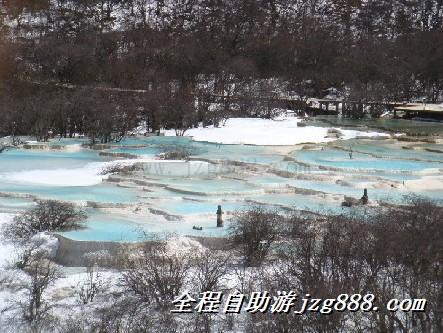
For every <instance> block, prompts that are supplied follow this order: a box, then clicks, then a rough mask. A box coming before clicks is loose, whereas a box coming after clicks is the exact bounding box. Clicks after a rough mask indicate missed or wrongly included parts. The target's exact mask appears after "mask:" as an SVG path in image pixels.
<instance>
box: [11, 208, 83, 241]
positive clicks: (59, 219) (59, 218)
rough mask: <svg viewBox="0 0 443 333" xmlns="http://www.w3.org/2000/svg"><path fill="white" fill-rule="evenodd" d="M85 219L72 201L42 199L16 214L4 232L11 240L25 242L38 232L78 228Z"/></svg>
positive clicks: (81, 211)
mask: <svg viewBox="0 0 443 333" xmlns="http://www.w3.org/2000/svg"><path fill="white" fill-rule="evenodd" d="M85 219H86V213H85V212H84V211H83V210H81V209H79V208H77V207H76V206H75V205H74V204H72V203H66V202H60V201H55V200H44V201H39V202H38V204H37V206H36V207H34V208H31V209H29V210H28V211H26V212H24V213H22V214H20V215H18V216H16V217H15V218H14V220H13V222H12V223H11V224H9V225H7V226H6V228H5V229H4V234H5V236H6V237H7V238H9V239H11V240H15V241H19V242H25V241H27V240H29V238H31V237H32V236H33V235H35V234H36V233H38V232H42V231H65V230H71V229H76V228H80V227H82V226H83V221H84V220H85Z"/></svg>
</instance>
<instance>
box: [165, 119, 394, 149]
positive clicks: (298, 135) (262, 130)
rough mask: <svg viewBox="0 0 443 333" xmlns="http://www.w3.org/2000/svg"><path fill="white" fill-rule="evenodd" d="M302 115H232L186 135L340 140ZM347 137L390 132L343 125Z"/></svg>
mask: <svg viewBox="0 0 443 333" xmlns="http://www.w3.org/2000/svg"><path fill="white" fill-rule="evenodd" d="M301 121H302V119H301V118H296V117H279V118H275V119H261V118H230V119H228V120H227V121H226V123H225V125H224V126H223V127H219V128H217V127H213V126H210V127H207V128H203V127H199V128H192V129H189V130H188V131H187V132H186V133H185V135H186V136H192V138H193V140H195V141H205V142H214V143H220V144H250V145H263V146H286V145H296V144H301V143H322V142H329V141H333V140H336V139H335V138H330V137H327V135H328V128H325V127H316V126H306V127H298V126H297V123H299V122H301ZM339 130H340V131H341V132H342V133H343V135H344V137H343V138H344V139H352V138H355V137H357V136H368V137H373V136H387V137H389V134H385V133H378V132H362V131H354V130H344V129H339ZM164 133H165V135H166V136H175V131H174V130H166V131H164Z"/></svg>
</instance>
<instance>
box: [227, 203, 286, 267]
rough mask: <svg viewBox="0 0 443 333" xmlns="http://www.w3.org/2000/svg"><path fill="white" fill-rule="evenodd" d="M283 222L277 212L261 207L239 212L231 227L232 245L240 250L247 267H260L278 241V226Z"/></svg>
mask: <svg viewBox="0 0 443 333" xmlns="http://www.w3.org/2000/svg"><path fill="white" fill-rule="evenodd" d="M281 220H282V217H281V215H279V214H278V213H277V212H275V211H271V210H268V209H265V208H263V207H261V206H256V207H252V208H250V209H248V210H245V211H241V212H237V213H236V214H235V217H234V223H233V224H232V225H231V241H232V244H233V245H234V246H235V247H237V248H239V249H240V251H241V253H242V255H243V256H244V258H245V262H246V265H247V266H254V265H260V264H261V263H262V262H263V260H264V259H265V258H266V256H267V255H268V253H269V250H270V248H271V246H272V244H273V243H274V242H275V241H276V240H277V237H278V231H277V226H278V224H279V222H280V221H281Z"/></svg>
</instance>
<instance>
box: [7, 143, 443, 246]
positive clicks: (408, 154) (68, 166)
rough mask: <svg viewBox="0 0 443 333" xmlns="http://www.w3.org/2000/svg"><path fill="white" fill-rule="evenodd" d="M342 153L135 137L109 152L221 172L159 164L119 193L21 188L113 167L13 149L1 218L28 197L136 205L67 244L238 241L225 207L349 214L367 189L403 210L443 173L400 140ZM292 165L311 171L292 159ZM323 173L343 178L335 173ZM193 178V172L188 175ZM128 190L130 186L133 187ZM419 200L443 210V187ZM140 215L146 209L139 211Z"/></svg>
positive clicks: (97, 215) (70, 153)
mask: <svg viewBox="0 0 443 333" xmlns="http://www.w3.org/2000/svg"><path fill="white" fill-rule="evenodd" d="M86 142H87V140H86V139H66V140H61V141H58V140H55V141H54V142H50V143H49V144H50V145H66V146H72V145H80V144H82V143H86ZM334 145H340V146H341V147H342V148H343V149H348V148H349V145H351V146H352V149H353V150H354V153H353V156H352V159H350V158H349V154H348V152H347V151H344V150H342V149H337V148H333V147H330V146H328V145H324V147H325V148H324V150H294V151H293V153H291V154H289V156H286V155H285V153H283V152H282V150H279V149H278V148H276V147H262V146H249V145H219V144H213V143H205V142H194V141H192V140H191V139H190V138H186V137H184V138H183V137H140V138H139V137H136V138H128V139H125V140H123V141H122V142H120V143H118V144H113V145H112V147H111V148H110V149H107V150H106V151H108V152H109V151H111V152H125V153H130V154H134V155H139V156H142V155H144V156H146V155H147V156H149V157H152V158H154V157H155V155H157V154H159V153H161V152H163V151H167V150H176V149H184V150H187V151H189V152H190V153H191V155H192V156H193V157H196V158H200V159H202V160H212V161H213V162H217V163H218V164H210V165H211V167H213V168H214V170H213V171H214V172H210V171H211V170H206V169H205V170H203V169H202V166H203V168H204V167H206V168H207V167H208V163H207V162H195V161H193V162H192V163H189V165H188V164H187V163H181V164H177V163H176V162H175V163H176V164H173V163H169V162H166V163H168V164H164V165H160V164H159V163H158V162H154V163H151V164H149V163H146V164H145V165H144V169H143V170H140V171H138V172H136V173H135V174H131V175H129V176H128V175H126V176H127V177H129V178H128V179H127V181H123V183H122V184H121V185H122V186H117V185H118V184H117V183H115V182H103V183H100V181H99V182H98V183H91V184H85V185H83V186H75V179H66V180H67V181H68V182H67V183H72V185H69V186H66V185H63V184H64V179H61V180H60V184H55V185H51V184H50V180H51V179H48V177H50V176H48V174H49V175H52V173H46V179H47V182H48V183H45V179H44V178H42V179H40V183H36V182H32V180H33V179H29V177H28V178H27V179H25V180H23V178H20V177H18V178H14V179H18V180H16V181H14V180H13V178H10V177H9V176H10V175H11V174H17V173H18V174H20V173H23V172H25V173H26V172H34V171H35V172H40V171H41V170H46V171H48V170H55V171H56V173H57V170H69V172H72V175H75V176H73V177H77V176H78V175H79V171H78V170H83V169H84V170H85V172H86V171H87V172H91V169H90V168H88V166H90V165H91V163H97V162H98V163H100V162H105V161H109V160H112V158H111V157H106V158H105V157H102V156H100V155H99V153H100V151H95V150H89V149H86V148H82V149H80V146H79V147H73V148H72V149H66V150H9V151H6V152H3V153H2V154H0V193H1V192H5V193H12V194H13V195H16V196H17V198H3V197H0V212H3V213H18V212H20V211H24V210H25V209H27V208H29V207H31V206H32V205H34V203H33V201H32V199H22V198H18V197H19V196H23V195H33V196H35V197H36V198H47V199H56V200H65V201H72V202H76V203H84V202H86V201H92V202H97V203H109V204H117V203H122V204H127V205H128V207H129V205H131V208H116V209H114V210H113V211H112V213H110V212H109V210H106V209H92V208H88V212H89V214H90V216H89V219H88V221H87V224H86V228H85V229H82V230H76V231H71V232H67V233H64V235H65V236H66V237H69V238H72V239H77V240H96V241H139V240H143V239H155V238H162V237H163V238H164V237H167V235H170V234H178V235H194V236H211V237H220V236H224V235H226V233H227V232H228V227H227V226H228V225H229V221H226V227H225V228H216V226H215V212H216V210H217V205H219V204H220V205H222V209H223V211H225V212H226V213H229V212H233V211H237V210H241V209H244V208H245V207H248V206H250V205H254V204H263V205H269V206H271V207H275V206H280V207H286V208H291V209H297V210H309V211H316V212H322V211H328V212H334V213H338V214H340V213H343V212H346V209H343V208H342V207H341V205H340V200H341V196H342V195H346V196H352V197H355V198H360V197H361V196H362V194H363V187H364V186H366V183H368V184H369V197H370V199H371V200H381V201H387V202H398V203H399V202H401V201H402V198H403V196H404V195H406V194H408V193H409V192H407V191H405V190H402V188H401V183H402V181H406V180H414V179H416V180H418V179H420V178H421V177H422V175H421V173H422V171H424V170H428V169H431V168H432V169H439V168H443V154H439V153H433V152H427V151H424V150H421V149H423V148H424V147H427V146H428V145H427V144H426V145H420V146H419V147H418V148H420V149H419V150H405V149H401V145H394V144H392V140H390V141H389V142H385V141H383V140H382V141H378V140H373V141H372V140H352V141H346V142H339V141H337V142H335V143H334ZM429 147H434V148H435V147H439V145H438V144H434V145H429ZM296 148H297V147H294V149H296ZM356 150H358V151H362V152H364V153H358V152H356ZM285 151H290V149H286V150H285ZM374 155H375V156H374ZM377 156H379V157H380V158H378V157H377ZM287 157H291V158H293V159H295V160H297V161H299V162H302V163H305V164H306V165H303V164H300V163H297V162H293V161H288V160H285V159H287ZM413 159H416V160H413ZM233 161H236V162H245V163H250V164H254V165H253V166H247V167H246V166H242V165H235V166H234V165H233V164H232V163H229V162H233ZM191 165H192V166H191ZM160 166H161V167H160ZM183 167H184V168H183ZM322 167H329V168H334V169H337V170H325V169H324V168H322ZM88 170H89V171H88ZM183 170H184V171H186V172H185V173H183V172H182V171H183ZM202 170H203V171H204V172H202ZM375 170H378V171H375ZM159 171H160V172H159ZM188 171H189V172H188ZM274 171H289V172H291V173H293V174H295V175H292V176H293V178H284V177H282V176H278V175H277V174H274ZM69 172H68V173H64V174H63V175H64V176H63V177H68V178H69V175H70V174H69ZM93 172H95V171H94V170H93ZM433 172H434V175H435V176H437V175H439V174H440V173H439V171H435V170H434V171H433ZM276 173H278V172H276ZM8 175H9V176H8ZM33 175H34V174H33ZM281 175H284V174H283V173H281ZM59 176H60V174H59ZM89 176H91V175H89ZM92 176H94V174H92ZM8 177H9V178H8ZM131 177H132V178H134V179H136V180H137V179H138V180H140V182H139V184H143V185H137V181H135V180H134V179H132V178H131ZM297 177H299V178H300V179H297ZM335 179H339V181H338V182H336V181H335ZM123 180H124V178H123ZM389 180H392V181H393V182H395V184H393V185H395V186H396V187H399V188H398V189H397V188H395V187H393V188H388V189H386V188H371V186H372V185H374V184H375V185H377V183H379V182H380V183H382V182H383V181H385V184H384V185H386V184H387V186H389ZM126 185H128V186H129V187H124V186H126ZM382 185H383V184H382ZM290 187H295V188H297V189H301V190H303V189H307V190H313V191H317V192H324V193H326V194H331V195H334V196H333V198H331V197H332V196H330V195H327V196H325V198H324V197H322V195H321V194H315V193H308V194H306V195H303V194H298V193H293V190H292V191H291V189H290ZM416 194H422V195H426V196H428V197H430V198H432V199H435V200H439V202H440V203H441V204H443V188H442V189H441V190H439V189H436V190H433V191H429V190H423V191H421V192H418V193H416ZM136 206H137V207H142V208H143V210H142V211H141V212H140V211H137V210H136V209H135V207H136ZM125 209H126V210H125ZM149 209H152V211H150V210H149ZM162 214H163V215H162ZM164 215H166V217H167V215H173V216H176V217H177V219H176V220H174V219H173V220H168V219H167V218H166V217H165V216H164ZM193 226H201V227H203V230H201V231H200V230H195V229H193V228H192V227H193Z"/></svg>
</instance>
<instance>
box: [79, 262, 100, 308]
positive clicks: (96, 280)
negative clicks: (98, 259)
mask: <svg viewBox="0 0 443 333" xmlns="http://www.w3.org/2000/svg"><path fill="white" fill-rule="evenodd" d="M86 270H87V271H86V278H85V280H84V281H82V282H80V283H79V284H78V286H77V291H76V294H77V297H78V299H79V300H80V302H81V303H82V304H88V303H90V302H93V301H94V298H95V297H96V296H97V294H98V293H99V292H100V291H101V289H102V288H103V282H102V279H101V275H100V273H99V272H98V271H97V269H96V268H95V267H94V266H89V267H87V268H86Z"/></svg>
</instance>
